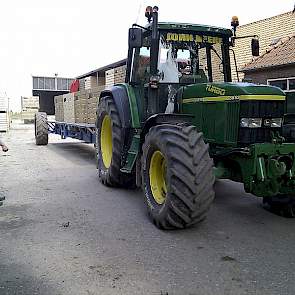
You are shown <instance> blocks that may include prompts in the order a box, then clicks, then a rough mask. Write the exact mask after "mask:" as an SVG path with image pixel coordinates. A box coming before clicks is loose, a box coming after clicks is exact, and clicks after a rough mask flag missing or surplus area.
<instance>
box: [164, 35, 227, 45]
mask: <svg viewBox="0 0 295 295" xmlns="http://www.w3.org/2000/svg"><path fill="white" fill-rule="evenodd" d="M166 40H167V41H177V42H196V43H210V44H217V43H222V38H220V37H214V36H204V35H203V36H202V35H193V34H177V33H167V37H166Z"/></svg>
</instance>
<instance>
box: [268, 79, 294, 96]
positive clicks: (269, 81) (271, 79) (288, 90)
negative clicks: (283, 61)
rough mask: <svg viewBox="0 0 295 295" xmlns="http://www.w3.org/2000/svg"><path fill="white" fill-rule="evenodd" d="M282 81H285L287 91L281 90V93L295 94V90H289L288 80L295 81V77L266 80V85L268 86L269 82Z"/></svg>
mask: <svg viewBox="0 0 295 295" xmlns="http://www.w3.org/2000/svg"><path fill="white" fill-rule="evenodd" d="M282 80H286V81H287V90H283V91H285V92H295V89H292V90H290V89H289V80H295V77H288V78H276V79H267V85H270V82H273V81H282Z"/></svg>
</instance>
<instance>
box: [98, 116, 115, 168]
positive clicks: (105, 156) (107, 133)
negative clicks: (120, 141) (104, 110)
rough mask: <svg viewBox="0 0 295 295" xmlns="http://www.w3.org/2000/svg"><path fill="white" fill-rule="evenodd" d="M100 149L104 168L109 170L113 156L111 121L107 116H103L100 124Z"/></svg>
mask: <svg viewBox="0 0 295 295" xmlns="http://www.w3.org/2000/svg"><path fill="white" fill-rule="evenodd" d="M100 147H101V155H102V161H103V163H104V166H105V167H106V168H109V167H110V166H111V162H112V154H113V139H112V120H111V117H110V116H109V115H105V116H104V118H103V121H102V124H101V131H100Z"/></svg>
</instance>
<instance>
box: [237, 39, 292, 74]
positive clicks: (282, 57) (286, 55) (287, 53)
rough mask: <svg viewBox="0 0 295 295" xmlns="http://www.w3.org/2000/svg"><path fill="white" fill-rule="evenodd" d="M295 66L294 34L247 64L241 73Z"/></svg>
mask: <svg viewBox="0 0 295 295" xmlns="http://www.w3.org/2000/svg"><path fill="white" fill-rule="evenodd" d="M290 64H295V33H294V34H292V35H290V36H287V37H284V38H281V39H280V40H279V41H278V42H277V43H276V44H275V45H272V46H270V47H269V48H268V49H267V50H266V52H265V53H263V54H262V55H260V56H259V57H257V58H255V59H254V60H253V61H252V62H250V63H249V64H247V65H246V66H245V67H244V68H243V69H242V71H243V72H248V71H255V70H258V69H264V68H270V67H277V66H283V65H290Z"/></svg>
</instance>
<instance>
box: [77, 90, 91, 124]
mask: <svg viewBox="0 0 295 295" xmlns="http://www.w3.org/2000/svg"><path fill="white" fill-rule="evenodd" d="M88 98H89V91H87V90H81V91H78V92H76V93H75V100H74V101H75V102H74V110H75V123H87V102H88Z"/></svg>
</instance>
